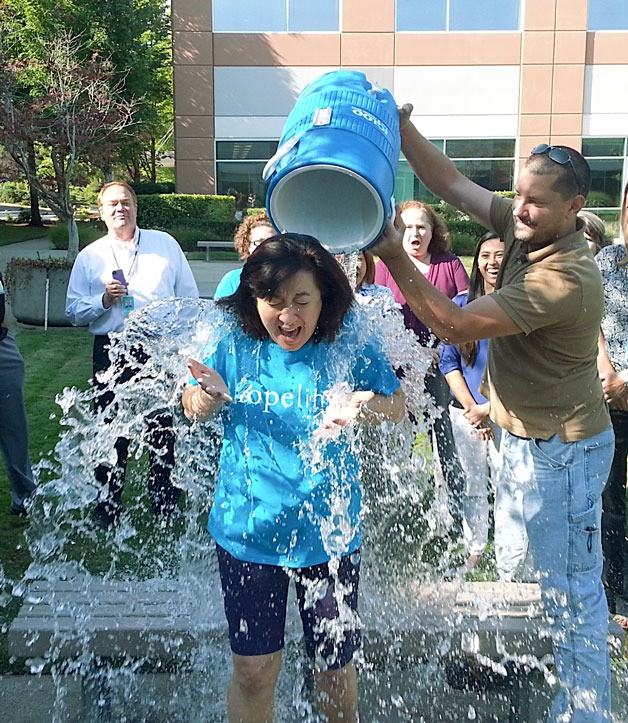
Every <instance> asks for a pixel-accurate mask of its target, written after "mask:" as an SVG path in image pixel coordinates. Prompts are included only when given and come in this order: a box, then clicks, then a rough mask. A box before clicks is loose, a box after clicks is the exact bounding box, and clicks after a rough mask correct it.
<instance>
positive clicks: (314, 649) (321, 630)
mask: <svg viewBox="0 0 628 723" xmlns="http://www.w3.org/2000/svg"><path fill="white" fill-rule="evenodd" d="M352 303H353V293H352V290H351V287H350V285H349V282H348V280H347V278H346V276H345V275H344V273H343V271H342V269H341V268H340V266H339V264H338V263H337V262H336V260H335V259H334V257H333V256H332V255H331V254H329V253H328V252H327V251H325V249H323V247H322V246H321V245H320V244H319V243H318V242H317V241H316V240H315V239H313V238H312V237H310V236H303V235H299V234H283V235H280V236H276V237H274V238H271V239H269V240H267V241H266V242H265V243H264V244H262V245H261V246H260V247H259V248H258V249H256V250H255V251H254V253H253V254H252V255H251V257H250V258H249V259H248V261H247V262H246V264H245V265H244V267H243V270H242V276H241V280H240V285H239V287H238V289H237V291H236V292H235V293H234V294H232V295H231V296H229V297H226V298H224V299H222V300H220V301H218V302H217V304H218V306H219V307H221V308H223V309H224V310H225V311H226V312H227V317H231V318H232V319H233V321H234V323H233V325H232V326H231V327H229V328H228V330H227V331H225V333H224V336H223V337H222V338H221V339H220V340H219V341H218V342H217V344H216V345H215V348H214V349H208V353H207V355H206V356H205V358H203V359H202V363H201V362H200V361H197V360H193V359H189V360H188V366H189V369H190V372H191V374H192V376H193V378H194V379H193V380H192V381H191V383H190V384H189V385H188V387H187V388H186V389H185V390H184V393H183V407H184V410H185V414H186V416H187V417H189V418H190V419H197V420H205V419H208V418H209V417H210V416H212V415H215V414H217V413H219V412H220V413H221V414H222V418H223V423H224V440H223V445H222V452H221V460H220V473H219V477H218V482H217V487H216V492H215V496H214V504H213V506H212V509H211V512H210V516H209V522H208V529H209V531H210V533H211V534H212V535H213V537H214V539H215V540H216V548H217V555H218V563H219V570H220V578H221V584H222V589H223V596H224V603H225V612H226V616H227V621H228V625H229V636H230V642H231V649H232V653H233V674H232V677H231V680H230V682H229V686H228V695H227V698H228V710H229V720H230V721H255V723H259V722H261V721H270V720H272V710H273V705H274V691H275V685H276V682H277V677H278V674H279V669H280V664H281V650H282V648H283V647H284V626H285V616H286V602H287V594H288V586H289V583H290V580H292V579H293V580H294V581H295V585H296V592H297V599H298V603H299V611H300V614H301V619H302V622H303V629H304V635H305V647H306V652H307V655H308V657H309V658H310V659H311V661H312V663H313V666H314V674H315V680H316V688H317V699H318V704H319V707H320V708H321V710H322V711H323V713H324V714H325V715H326V716H327V718H328V719H329V720H330V721H336V720H342V721H344V722H345V723H346V722H348V721H354V720H357V676H356V670H355V666H354V659H355V656H356V654H357V653H358V650H359V647H360V632H359V623H358V618H357V597H358V581H359V570H360V516H361V491H360V482H359V445H357V444H356V442H357V440H358V439H359V436H360V435H359V428H360V426H361V425H362V424H379V423H381V422H384V421H391V422H398V421H400V420H401V419H402V418H403V416H404V412H405V404H404V399H405V397H404V394H403V391H402V390H401V389H400V385H399V381H398V379H397V377H396V375H395V373H394V371H393V369H392V368H391V366H390V364H389V362H388V360H387V358H386V356H385V355H384V353H383V352H382V350H381V348H380V346H379V344H378V343H377V342H376V341H375V340H374V339H369V338H368V337H367V336H366V335H365V334H364V333H363V332H362V331H361V330H360V325H359V323H357V316H356V314H355V313H354V312H352V311H351V307H352Z"/></svg>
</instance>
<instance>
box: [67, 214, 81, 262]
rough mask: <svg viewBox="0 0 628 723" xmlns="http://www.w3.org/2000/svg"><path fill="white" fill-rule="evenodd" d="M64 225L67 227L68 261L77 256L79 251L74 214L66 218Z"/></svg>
mask: <svg viewBox="0 0 628 723" xmlns="http://www.w3.org/2000/svg"><path fill="white" fill-rule="evenodd" d="M65 223H66V226H67V227H68V256H67V258H68V261H74V259H75V258H76V257H77V256H78V252H79V233H78V226H77V225H76V219H75V218H74V214H72V216H71V217H70V218H69V219H67V220H66V222H65Z"/></svg>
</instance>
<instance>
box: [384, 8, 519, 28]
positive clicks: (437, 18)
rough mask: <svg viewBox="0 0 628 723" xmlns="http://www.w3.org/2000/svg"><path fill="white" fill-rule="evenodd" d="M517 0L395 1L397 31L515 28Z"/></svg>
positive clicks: (517, 17)
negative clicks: (498, 0)
mask: <svg viewBox="0 0 628 723" xmlns="http://www.w3.org/2000/svg"><path fill="white" fill-rule="evenodd" d="M519 12H520V0H500V2H495V0H474V2H470V1H469V0H397V20H396V28H397V30H399V31H404V30H405V31H412V30H415V31H424V32H429V31H439V30H441V31H442V30H452V31H456V30H457V31H478V30H479V31H482V30H502V31H509V30H518V29H519Z"/></svg>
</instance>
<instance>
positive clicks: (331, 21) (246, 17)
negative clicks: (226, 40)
mask: <svg viewBox="0 0 628 723" xmlns="http://www.w3.org/2000/svg"><path fill="white" fill-rule="evenodd" d="M213 13H214V31H215V32H231V33H246V32H257V33H264V32H266V33H271V32H291V33H299V32H317V31H327V32H333V31H335V32H337V31H338V30H339V28H340V1H339V0H316V1H315V2H311V0H214V2H213Z"/></svg>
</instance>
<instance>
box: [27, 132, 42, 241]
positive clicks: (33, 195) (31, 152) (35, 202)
mask: <svg viewBox="0 0 628 723" xmlns="http://www.w3.org/2000/svg"><path fill="white" fill-rule="evenodd" d="M28 168H29V172H28V174H27V181H28V195H29V197H30V206H31V220H30V223H29V226H38V227H41V226H43V225H44V224H43V222H42V220H41V213H40V212H39V194H38V193H37V191H36V189H35V188H34V187H33V184H32V183H31V182H30V178H31V174H32V176H36V175H37V160H36V158H35V144H34V143H33V142H32V141H28Z"/></svg>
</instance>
